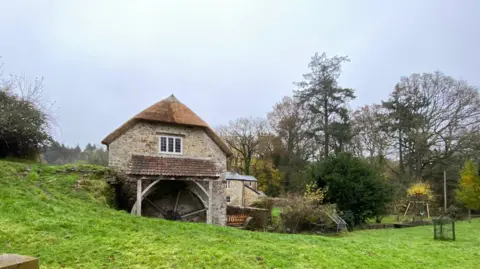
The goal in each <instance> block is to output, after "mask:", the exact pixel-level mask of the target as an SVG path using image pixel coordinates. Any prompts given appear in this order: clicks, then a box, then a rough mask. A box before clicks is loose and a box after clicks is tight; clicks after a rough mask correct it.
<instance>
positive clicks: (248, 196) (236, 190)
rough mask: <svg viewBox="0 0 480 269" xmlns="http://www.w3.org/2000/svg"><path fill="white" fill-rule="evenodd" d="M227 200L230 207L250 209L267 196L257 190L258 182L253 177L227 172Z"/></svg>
mask: <svg viewBox="0 0 480 269" xmlns="http://www.w3.org/2000/svg"><path fill="white" fill-rule="evenodd" d="M225 178H226V180H227V182H226V184H225V200H226V201H227V204H228V205H232V206H242V207H246V206H247V207H248V206H250V205H251V204H252V203H253V202H254V201H256V200H258V198H260V197H265V196H266V195H265V194H264V193H263V192H261V191H259V190H258V189H257V187H258V186H257V185H258V180H257V179H256V178H255V177H253V176H246V175H240V174H238V173H234V172H227V173H226V176H225Z"/></svg>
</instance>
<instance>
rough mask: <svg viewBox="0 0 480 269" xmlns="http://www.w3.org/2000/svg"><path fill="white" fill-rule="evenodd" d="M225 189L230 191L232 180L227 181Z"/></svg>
mask: <svg viewBox="0 0 480 269" xmlns="http://www.w3.org/2000/svg"><path fill="white" fill-rule="evenodd" d="M225 188H227V189H230V180H227V184H226V185H225Z"/></svg>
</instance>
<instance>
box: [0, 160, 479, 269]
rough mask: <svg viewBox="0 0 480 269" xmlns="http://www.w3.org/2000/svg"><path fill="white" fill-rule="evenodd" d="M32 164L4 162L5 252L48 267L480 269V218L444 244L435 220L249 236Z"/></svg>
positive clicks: (1, 228) (0, 239)
mask: <svg viewBox="0 0 480 269" xmlns="http://www.w3.org/2000/svg"><path fill="white" fill-rule="evenodd" d="M26 166H35V165H32V164H19V163H11V162H5V161H0V252H6V253H19V254H24V255H31V256H37V257H40V261H41V268H42V269H47V268H90V269H95V268H382V269H384V268H479V267H480V232H479V230H480V221H479V220H475V221H472V223H468V222H462V223H458V225H457V241H455V242H446V241H434V240H433V239H432V237H433V236H432V227H429V226H422V227H416V228H409V229H388V230H369V231H358V232H353V233H349V234H346V235H344V236H342V237H323V236H309V235H289V234H273V233H259V232H249V231H241V230H236V229H233V228H227V227H216V226H209V225H206V224H194V223H183V222H169V221H165V220H160V219H149V218H140V217H135V216H131V215H129V214H127V213H126V212H120V211H116V210H113V209H110V208H108V207H107V206H106V205H105V202H104V201H105V200H104V199H102V195H103V194H104V193H105V192H104V189H103V185H102V183H101V182H100V181H98V180H97V182H95V180H91V181H86V183H85V184H86V187H83V188H76V187H74V186H75V185H76V184H75V182H76V181H77V180H78V179H79V178H80V177H81V175H75V174H64V173H61V174H58V175H55V174H54V171H55V170H56V169H58V168H55V167H41V169H42V172H40V173H39V174H40V176H38V174H37V173H35V172H24V170H25V167H26ZM62 169H63V168H62ZM34 171H35V169H34Z"/></svg>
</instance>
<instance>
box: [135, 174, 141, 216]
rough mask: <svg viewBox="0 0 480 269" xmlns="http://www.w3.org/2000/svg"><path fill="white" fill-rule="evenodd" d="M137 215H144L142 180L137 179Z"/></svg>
mask: <svg viewBox="0 0 480 269" xmlns="http://www.w3.org/2000/svg"><path fill="white" fill-rule="evenodd" d="M136 213H137V216H141V215H142V180H141V179H137V209H136Z"/></svg>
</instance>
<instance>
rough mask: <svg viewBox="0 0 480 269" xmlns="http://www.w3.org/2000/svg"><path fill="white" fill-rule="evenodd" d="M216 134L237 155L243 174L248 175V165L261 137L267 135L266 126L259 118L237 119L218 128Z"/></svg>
mask: <svg viewBox="0 0 480 269" xmlns="http://www.w3.org/2000/svg"><path fill="white" fill-rule="evenodd" d="M217 132H218V133H219V135H220V136H221V137H222V138H223V140H224V141H225V142H226V143H227V144H228V145H229V146H230V147H231V148H232V150H233V151H234V152H235V153H237V154H238V156H239V158H241V162H242V163H243V173H244V174H247V175H249V174H250V164H251V161H252V158H253V156H254V155H255V154H256V153H257V150H258V146H259V144H260V142H261V137H262V136H264V135H265V134H266V133H267V124H266V121H265V120H264V119H261V118H252V117H250V118H239V119H237V120H235V121H230V122H229V123H228V125H225V126H220V127H218V128H217Z"/></svg>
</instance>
